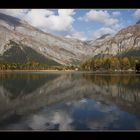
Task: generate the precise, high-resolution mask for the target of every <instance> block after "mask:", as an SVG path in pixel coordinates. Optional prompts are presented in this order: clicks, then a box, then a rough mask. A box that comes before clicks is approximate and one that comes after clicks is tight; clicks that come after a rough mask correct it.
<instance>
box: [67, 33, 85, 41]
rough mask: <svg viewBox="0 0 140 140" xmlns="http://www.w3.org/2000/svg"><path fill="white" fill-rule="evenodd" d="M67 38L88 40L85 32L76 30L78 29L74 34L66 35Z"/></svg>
mask: <svg viewBox="0 0 140 140" xmlns="http://www.w3.org/2000/svg"><path fill="white" fill-rule="evenodd" d="M66 38H75V39H79V40H82V41H85V40H87V37H86V36H85V34H84V32H76V31H75V32H74V33H72V34H68V35H66Z"/></svg>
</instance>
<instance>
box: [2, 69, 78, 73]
mask: <svg viewBox="0 0 140 140" xmlns="http://www.w3.org/2000/svg"><path fill="white" fill-rule="evenodd" d="M9 72H76V70H0V73H9Z"/></svg>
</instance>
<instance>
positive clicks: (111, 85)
mask: <svg viewBox="0 0 140 140" xmlns="http://www.w3.org/2000/svg"><path fill="white" fill-rule="evenodd" d="M1 79H2V80H1V81H2V83H0V126H2V123H1V122H3V123H4V122H5V121H6V122H7V120H8V118H12V116H14V115H15V114H16V115H17V116H18V115H19V116H22V115H23V114H24V116H30V114H31V113H33V114H36V113H39V110H40V109H41V108H44V107H48V106H52V105H57V104H59V103H74V102H78V101H80V100H82V99H91V100H94V101H96V102H101V103H102V104H104V106H112V105H116V106H117V107H118V108H120V109H121V110H123V111H126V112H129V113H132V114H135V115H138V116H139V115H140V112H139V110H140V86H139V83H140V78H139V77H138V76H122V75H121V76H119V75H117V76H103V75H91V74H78V73H77V74H72V73H69V74H58V75H57V74H31V75H28V74H27V75H26V74H25V75H18V76H14V75H12V76H10V75H9V77H8V75H6V76H5V77H4V76H3V77H1ZM18 85H19V86H18ZM14 93H16V96H13V94H14ZM18 93H19V94H20V96H18ZM27 93H28V94H27ZM13 97H14V98H13ZM82 102H83V100H82ZM62 114H63V113H62ZM40 119H42V118H40ZM43 119H44V118H43ZM50 119H52V118H50ZM4 120H5V121H4ZM69 121H70V122H71V118H70V119H69ZM32 125H34V124H32Z"/></svg>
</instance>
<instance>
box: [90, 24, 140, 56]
mask: <svg viewBox="0 0 140 140" xmlns="http://www.w3.org/2000/svg"><path fill="white" fill-rule="evenodd" d="M90 45H91V46H92V47H94V48H95V51H94V53H93V56H103V55H105V56H106V55H110V56H112V55H113V56H114V55H119V56H140V24H138V23H137V24H135V25H133V26H129V27H127V28H123V29H122V30H120V31H119V32H118V33H117V34H115V35H114V36H108V37H107V38H103V39H97V40H95V41H92V42H90Z"/></svg>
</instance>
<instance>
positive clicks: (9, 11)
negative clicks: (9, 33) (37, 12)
mask: <svg viewBox="0 0 140 140" xmlns="http://www.w3.org/2000/svg"><path fill="white" fill-rule="evenodd" d="M28 11H29V10H28V9H0V13H3V14H7V15H10V16H14V17H17V18H23V17H24V16H25V14H26V13H27V12H28Z"/></svg>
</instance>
